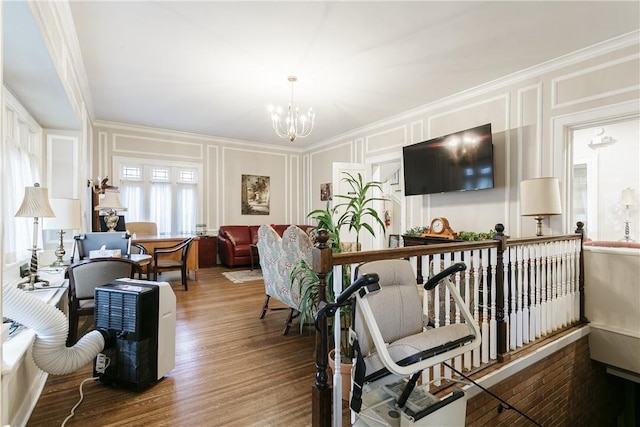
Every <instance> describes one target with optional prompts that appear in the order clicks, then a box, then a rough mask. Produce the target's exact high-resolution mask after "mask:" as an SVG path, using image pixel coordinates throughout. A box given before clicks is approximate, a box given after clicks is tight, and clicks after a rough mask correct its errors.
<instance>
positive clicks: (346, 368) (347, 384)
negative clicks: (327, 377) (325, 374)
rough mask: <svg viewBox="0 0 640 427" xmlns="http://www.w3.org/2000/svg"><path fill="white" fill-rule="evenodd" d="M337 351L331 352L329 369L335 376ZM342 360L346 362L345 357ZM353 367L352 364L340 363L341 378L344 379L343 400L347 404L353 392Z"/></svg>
mask: <svg viewBox="0 0 640 427" xmlns="http://www.w3.org/2000/svg"><path fill="white" fill-rule="evenodd" d="M334 357H335V350H331V351H330V352H329V368H330V369H331V374H332V375H333V372H334V367H335V365H336V363H335V360H334ZM341 360H344V356H343V358H342V359H341ZM352 367H353V365H351V363H340V378H342V400H344V401H345V402H348V401H349V393H350V392H351V368H352Z"/></svg>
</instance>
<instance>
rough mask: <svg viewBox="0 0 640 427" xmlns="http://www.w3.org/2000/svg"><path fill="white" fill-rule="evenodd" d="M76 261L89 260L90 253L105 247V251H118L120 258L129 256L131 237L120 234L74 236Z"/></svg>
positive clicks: (97, 233) (99, 233) (98, 233)
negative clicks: (76, 253)
mask: <svg viewBox="0 0 640 427" xmlns="http://www.w3.org/2000/svg"><path fill="white" fill-rule="evenodd" d="M74 239H75V240H76V248H77V251H78V259H81V260H82V259H85V258H89V255H90V253H91V251H97V250H98V249H100V248H102V246H105V248H106V249H120V253H121V254H122V256H126V255H128V254H129V247H130V241H131V235H129V234H128V233H120V232H113V233H109V232H104V233H102V232H95V233H83V234H80V235H78V236H75V237H74Z"/></svg>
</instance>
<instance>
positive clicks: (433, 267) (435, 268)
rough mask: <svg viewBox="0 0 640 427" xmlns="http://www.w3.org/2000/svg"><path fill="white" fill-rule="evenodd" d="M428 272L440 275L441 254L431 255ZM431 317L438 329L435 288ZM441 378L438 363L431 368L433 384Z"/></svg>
mask: <svg viewBox="0 0 640 427" xmlns="http://www.w3.org/2000/svg"><path fill="white" fill-rule="evenodd" d="M429 270H430V271H431V273H432V274H433V275H436V274H438V273H440V271H441V270H442V261H441V254H435V255H433V261H432V262H431V264H430V265H429ZM433 313H434V314H433V317H434V324H435V327H436V328H438V327H440V287H439V286H437V287H436V288H435V289H434V291H433ZM440 378H442V364H440V363H438V364H437V365H435V366H434V367H433V379H434V382H433V384H434V385H435V386H439V385H440V384H441V381H440Z"/></svg>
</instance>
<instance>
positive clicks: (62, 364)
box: [2, 285, 105, 375]
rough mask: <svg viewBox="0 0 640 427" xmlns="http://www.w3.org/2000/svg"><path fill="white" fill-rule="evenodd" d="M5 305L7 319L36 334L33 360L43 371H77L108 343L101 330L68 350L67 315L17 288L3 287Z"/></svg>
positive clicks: (90, 333)
mask: <svg viewBox="0 0 640 427" xmlns="http://www.w3.org/2000/svg"><path fill="white" fill-rule="evenodd" d="M2 302H3V306H2V308H3V314H4V316H6V317H9V318H10V319H12V320H15V321H16V322H19V323H22V324H23V325H24V326H26V327H28V328H30V329H33V330H34V331H35V333H36V339H35V342H34V343H33V361H34V362H35V363H36V366H38V368H40V369H42V370H43V371H44V372H48V373H50V374H53V375H64V374H68V373H71V372H75V371H77V370H78V369H80V368H81V367H83V366H85V365H86V364H87V363H89V362H90V361H91V360H93V358H95V357H96V356H97V355H98V353H100V352H101V351H102V350H103V349H104V346H105V340H104V337H103V336H102V334H101V333H100V332H98V331H91V332H89V333H88V334H86V335H85V336H83V337H82V338H81V339H80V341H78V342H77V343H76V344H75V345H74V346H73V347H67V346H66V341H67V335H68V333H69V322H68V320H67V317H66V316H65V315H64V313H62V312H61V311H60V310H59V309H57V308H56V307H53V306H51V305H49V304H47V303H45V302H44V301H41V300H39V299H37V298H35V297H33V296H32V295H29V294H28V293H27V292H24V291H21V290H19V289H17V288H16V287H15V286H12V285H6V286H4V288H3V297H2Z"/></svg>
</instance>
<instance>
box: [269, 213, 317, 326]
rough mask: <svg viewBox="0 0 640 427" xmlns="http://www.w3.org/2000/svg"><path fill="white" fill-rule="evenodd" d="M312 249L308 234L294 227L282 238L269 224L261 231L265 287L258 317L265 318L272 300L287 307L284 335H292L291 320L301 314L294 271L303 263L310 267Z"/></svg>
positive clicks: (288, 229) (286, 231) (289, 228)
mask: <svg viewBox="0 0 640 427" xmlns="http://www.w3.org/2000/svg"><path fill="white" fill-rule="evenodd" d="M312 250H313V244H312V243H311V239H310V238H309V235H308V234H307V233H305V232H304V231H303V230H302V229H300V228H298V227H296V226H295V225H292V226H290V227H288V228H287V229H286V230H285V231H284V233H283V234H282V237H280V235H279V234H278V232H277V231H276V230H275V229H273V228H272V227H271V226H269V225H262V226H260V228H259V229H258V253H259V254H260V267H261V268H262V277H263V278H264V287H265V299H264V304H263V306H262V310H261V311H260V316H259V318H260V319H262V318H264V316H265V314H266V313H267V310H269V299H270V298H271V297H273V298H276V299H277V300H279V301H281V302H283V303H284V304H286V305H287V306H288V308H289V315H288V316H287V319H286V320H285V324H284V329H283V330H282V335H286V334H287V333H288V332H289V327H290V326H291V321H292V320H293V319H294V318H295V317H297V316H298V315H299V314H300V303H301V298H300V293H299V289H298V287H297V286H291V283H290V279H289V276H290V274H291V270H293V268H295V266H296V265H298V264H299V263H300V261H301V260H305V261H306V262H307V263H309V264H311V261H312V260H311V259H312ZM272 310H275V309H272Z"/></svg>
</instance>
